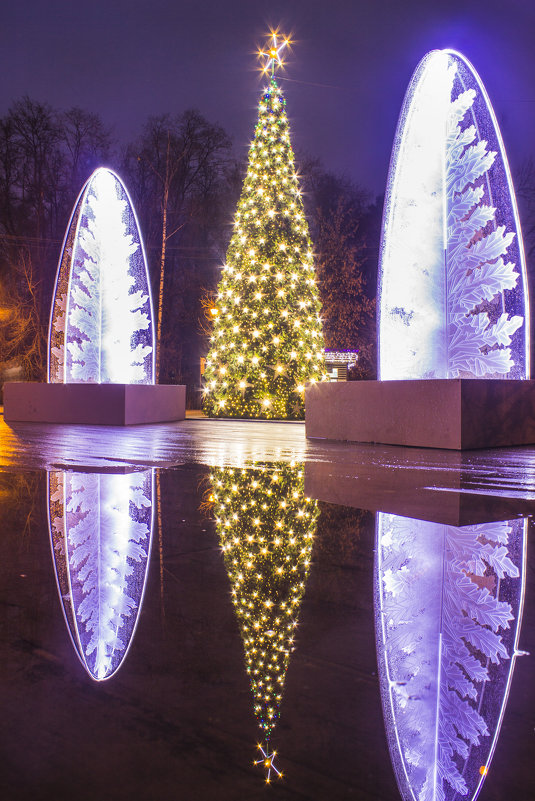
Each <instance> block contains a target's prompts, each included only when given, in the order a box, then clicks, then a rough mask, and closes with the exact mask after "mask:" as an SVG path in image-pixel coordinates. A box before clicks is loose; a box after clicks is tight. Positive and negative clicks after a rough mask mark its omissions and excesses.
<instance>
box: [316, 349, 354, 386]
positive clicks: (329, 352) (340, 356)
mask: <svg viewBox="0 0 535 801" xmlns="http://www.w3.org/2000/svg"><path fill="white" fill-rule="evenodd" d="M324 352H325V366H326V368H327V374H328V376H329V380H330V381H347V371H348V370H349V369H350V368H351V367H355V365H356V363H357V360H358V357H359V352H358V350H333V349H331V348H325V351H324Z"/></svg>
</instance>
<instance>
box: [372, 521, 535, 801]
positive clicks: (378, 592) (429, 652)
mask: <svg viewBox="0 0 535 801" xmlns="http://www.w3.org/2000/svg"><path fill="white" fill-rule="evenodd" d="M525 540H526V522H525V521H524V520H521V519H517V520H512V521H508V522H499V523H486V524H482V525H472V526H464V527H455V526H447V525H441V524H438V523H430V522H425V521H421V520H413V519H409V518H406V517H400V516H398V515H394V514H383V513H378V515H377V543H376V568H375V596H376V634H377V655H378V663H379V672H380V678H381V693H382V700H383V711H384V717H385V723H386V728H387V734H388V739H389V745H390V753H391V758H392V762H393V765H394V769H395V773H396V777H397V781H398V785H399V788H400V791H401V795H402V797H403V799H418V801H439V799H453V798H455V797H457V794H459V795H460V796H462V797H463V798H472V799H473V798H475V797H476V796H477V794H478V792H479V790H480V788H481V784H482V782H483V779H484V777H485V775H486V774H487V771H488V766H489V764H490V760H491V758H492V755H493V752H494V748H495V745H496V741H497V737H498V733H499V729H500V725H501V721H502V717H503V712H504V708H505V704H506V701H507V696H508V692H509V685H510V682H511V677H512V672H513V665H514V661H515V660H514V657H515V656H516V655H517V644H518V635H519V632H520V622H521V616H522V604H523V595H524V562H525Z"/></svg>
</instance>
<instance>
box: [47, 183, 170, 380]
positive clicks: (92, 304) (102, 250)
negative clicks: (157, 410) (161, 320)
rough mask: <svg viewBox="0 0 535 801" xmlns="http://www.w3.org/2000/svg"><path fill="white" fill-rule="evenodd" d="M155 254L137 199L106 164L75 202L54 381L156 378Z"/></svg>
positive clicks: (62, 274)
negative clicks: (151, 255)
mask: <svg viewBox="0 0 535 801" xmlns="http://www.w3.org/2000/svg"><path fill="white" fill-rule="evenodd" d="M152 320H153V314H152V306H151V296H150V291H149V283H148V273H147V262H146V258H145V253H144V249H143V243H142V239H141V234H140V231H139V226H138V223H137V219H136V215H135V212H134V208H133V206H132V202H131V200H130V198H129V196H128V193H127V191H126V189H125V187H124V186H123V184H122V183H121V181H120V180H119V178H118V177H117V176H116V175H115V173H113V172H112V171H111V170H108V169H104V168H101V169H98V170H96V171H95V172H94V173H93V175H92V176H91V177H90V178H89V180H88V181H87V183H86V184H85V186H84V187H83V189H82V192H81V193H80V196H79V198H78V200H77V201H76V204H75V206H74V210H73V213H72V217H71V220H70V222H69V226H68V228H67V233H66V235H65V240H64V243H63V249H62V254H61V258H60V263H59V269H58V275H57V279H56V289H55V293H54V300H53V303H52V310H51V318H50V342H49V359H48V380H49V381H50V382H51V383H84V382H90V383H97V384H105V383H113V384H151V383H154V364H153V361H154V331H153V322H152Z"/></svg>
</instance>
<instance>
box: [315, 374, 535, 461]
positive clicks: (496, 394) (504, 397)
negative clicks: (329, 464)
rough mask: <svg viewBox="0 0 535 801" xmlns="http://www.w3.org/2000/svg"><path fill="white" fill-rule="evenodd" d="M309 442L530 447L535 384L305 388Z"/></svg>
mask: <svg viewBox="0 0 535 801" xmlns="http://www.w3.org/2000/svg"><path fill="white" fill-rule="evenodd" d="M305 408H306V416H305V425H306V435H307V437H310V438H323V439H332V440H345V441H350V442H378V443H384V444H389V445H410V446H417V447H423V448H448V449H453V450H464V449H470V448H494V447H498V446H511V445H531V444H534V443H535V381H515V380H499V379H498V380H492V379H467V378H452V379H442V380H439V379H430V380H424V381H420V380H417V381H348V382H345V383H344V382H340V383H334V382H333V383H321V384H315V385H309V386H308V387H307V389H306V395H305Z"/></svg>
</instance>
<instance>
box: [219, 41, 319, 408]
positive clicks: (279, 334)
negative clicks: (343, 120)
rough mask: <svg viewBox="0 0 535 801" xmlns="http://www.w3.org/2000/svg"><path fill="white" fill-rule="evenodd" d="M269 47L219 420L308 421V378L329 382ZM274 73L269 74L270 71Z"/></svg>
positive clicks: (224, 353)
mask: <svg viewBox="0 0 535 801" xmlns="http://www.w3.org/2000/svg"><path fill="white" fill-rule="evenodd" d="M283 46H284V45H281V46H280V47H279V48H277V41H276V38H275V37H274V43H273V47H272V48H271V49H270V50H269V52H268V54H266V55H267V56H268V57H269V61H268V65H269V64H271V70H272V75H271V80H270V83H269V85H268V86H267V88H266V89H265V90H264V91H263V93H262V98H261V100H260V106H259V115H258V123H257V126H256V131H255V136H254V140H253V142H252V144H251V147H250V151H249V162H248V168H247V174H246V177H245V182H244V185H243V190H242V194H241V197H240V200H239V203H238V209H237V211H236V217H235V221H234V233H233V236H232V239H231V241H230V245H229V249H228V253H227V261H226V264H225V265H224V266H223V274H222V277H221V280H220V282H219V285H218V293H217V300H216V304H215V307H214V308H213V310H212V314H213V316H214V329H213V334H212V336H211V338H210V342H211V346H210V351H209V353H208V357H207V361H206V371H205V387H204V408H205V411H206V412H207V413H208V414H209V415H211V416H222V417H253V418H255V417H256V418H265V419H273V418H278V419H302V418H303V417H304V391H305V384H306V383H307V382H316V381H321V380H323V379H325V378H326V376H325V368H324V344H323V334H322V326H321V319H320V302H319V296H318V291H317V287H316V280H315V273H314V262H313V253H312V243H311V241H310V236H309V233H308V225H307V222H306V219H305V214H304V209H303V202H302V199H301V192H300V190H299V183H298V177H297V174H296V171H295V166H294V157H293V151H292V147H291V144H290V134H289V127H288V118H287V116H286V101H285V100H284V98H283V96H282V93H281V90H280V88H279V86H278V85H277V82H276V81H275V78H274V77H273V71H274V66H275V62H276V61H277V62H278V63H281V62H280V50H281V48H282V47H283ZM265 69H266V68H265Z"/></svg>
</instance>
